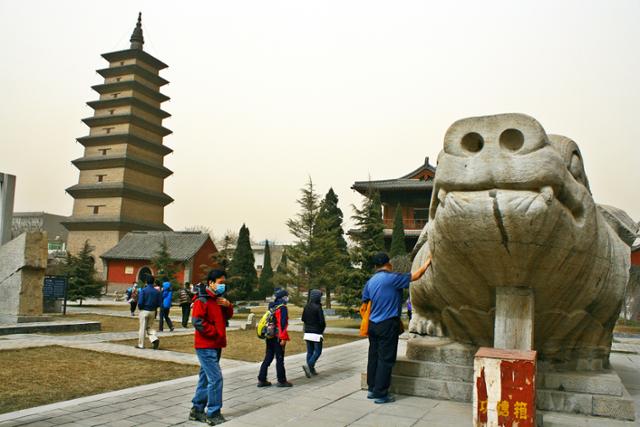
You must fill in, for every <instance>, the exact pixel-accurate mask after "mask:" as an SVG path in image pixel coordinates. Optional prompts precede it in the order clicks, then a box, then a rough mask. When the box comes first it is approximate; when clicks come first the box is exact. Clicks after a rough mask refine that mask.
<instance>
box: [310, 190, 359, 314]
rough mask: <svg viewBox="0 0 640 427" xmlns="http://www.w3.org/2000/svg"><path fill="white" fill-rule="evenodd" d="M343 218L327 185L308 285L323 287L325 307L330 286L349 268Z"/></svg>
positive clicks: (336, 282)
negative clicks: (312, 270) (312, 272)
mask: <svg viewBox="0 0 640 427" xmlns="http://www.w3.org/2000/svg"><path fill="white" fill-rule="evenodd" d="M342 218H343V216H342V211H341V210H340V208H339V207H338V196H337V195H336V194H335V192H334V191H333V189H332V188H330V189H329V191H328V192H327V194H326V196H325V198H324V199H323V200H322V202H321V204H320V210H319V212H318V216H317V219H316V227H315V229H314V232H313V240H312V242H313V245H312V251H311V257H312V260H313V264H314V265H316V266H317V268H316V271H315V274H314V276H313V277H311V287H313V288H319V289H324V290H325V294H326V305H327V308H331V299H332V298H331V292H332V290H334V289H335V288H337V287H339V286H340V285H341V284H342V283H343V282H344V280H345V276H346V274H347V271H348V270H349V268H350V260H349V253H348V252H347V242H346V240H345V239H344V230H343V229H342Z"/></svg>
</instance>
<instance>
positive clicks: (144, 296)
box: [136, 275, 162, 350]
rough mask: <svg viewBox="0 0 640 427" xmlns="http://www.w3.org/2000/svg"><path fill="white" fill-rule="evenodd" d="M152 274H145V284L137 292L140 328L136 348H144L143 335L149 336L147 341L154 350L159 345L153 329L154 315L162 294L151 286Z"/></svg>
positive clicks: (152, 282) (152, 281)
mask: <svg viewBox="0 0 640 427" xmlns="http://www.w3.org/2000/svg"><path fill="white" fill-rule="evenodd" d="M153 284H154V280H153V276H152V275H148V276H147V286H145V287H144V288H142V290H141V291H140V292H139V294H138V309H139V310H140V315H139V317H140V330H139V332H138V345H137V346H136V348H144V336H145V335H148V336H149V341H151V345H152V346H153V349H154V350H157V349H158V347H159V346H160V339H159V338H158V337H157V336H156V331H155V330H154V329H153V322H154V315H155V312H156V309H157V308H158V307H159V306H160V305H161V303H162V294H161V293H160V292H158V291H156V290H155V288H154V287H153Z"/></svg>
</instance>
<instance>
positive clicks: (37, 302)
mask: <svg viewBox="0 0 640 427" xmlns="http://www.w3.org/2000/svg"><path fill="white" fill-rule="evenodd" d="M46 268H47V233H45V232H40V231H34V232H27V233H23V234H21V235H19V236H18V237H16V238H15V239H13V240H11V241H10V242H9V243H7V244H6V245H2V246H0V323H22V322H33V321H38V320H45V319H44V318H43V317H42V283H43V279H44V273H45V269H46Z"/></svg>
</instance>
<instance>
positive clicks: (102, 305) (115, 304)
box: [67, 302, 131, 311]
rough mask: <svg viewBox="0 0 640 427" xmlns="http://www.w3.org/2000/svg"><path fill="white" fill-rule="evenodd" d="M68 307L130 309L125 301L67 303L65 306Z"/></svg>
mask: <svg viewBox="0 0 640 427" xmlns="http://www.w3.org/2000/svg"><path fill="white" fill-rule="evenodd" d="M69 307H73V308H78V309H87V310H93V309H98V310H110V311H130V310H131V307H130V306H129V304H128V303H126V302H125V303H120V304H117V303H114V304H82V305H78V304H74V303H71V304H69V305H67V308H69Z"/></svg>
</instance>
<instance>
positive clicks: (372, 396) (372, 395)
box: [367, 391, 380, 399]
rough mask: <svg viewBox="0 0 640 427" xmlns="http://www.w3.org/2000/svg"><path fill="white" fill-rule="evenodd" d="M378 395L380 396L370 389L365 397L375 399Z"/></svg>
mask: <svg viewBox="0 0 640 427" xmlns="http://www.w3.org/2000/svg"><path fill="white" fill-rule="evenodd" d="M379 397H380V396H379V395H377V394H375V393H374V392H372V391H369V392H367V399H377V398H379Z"/></svg>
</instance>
